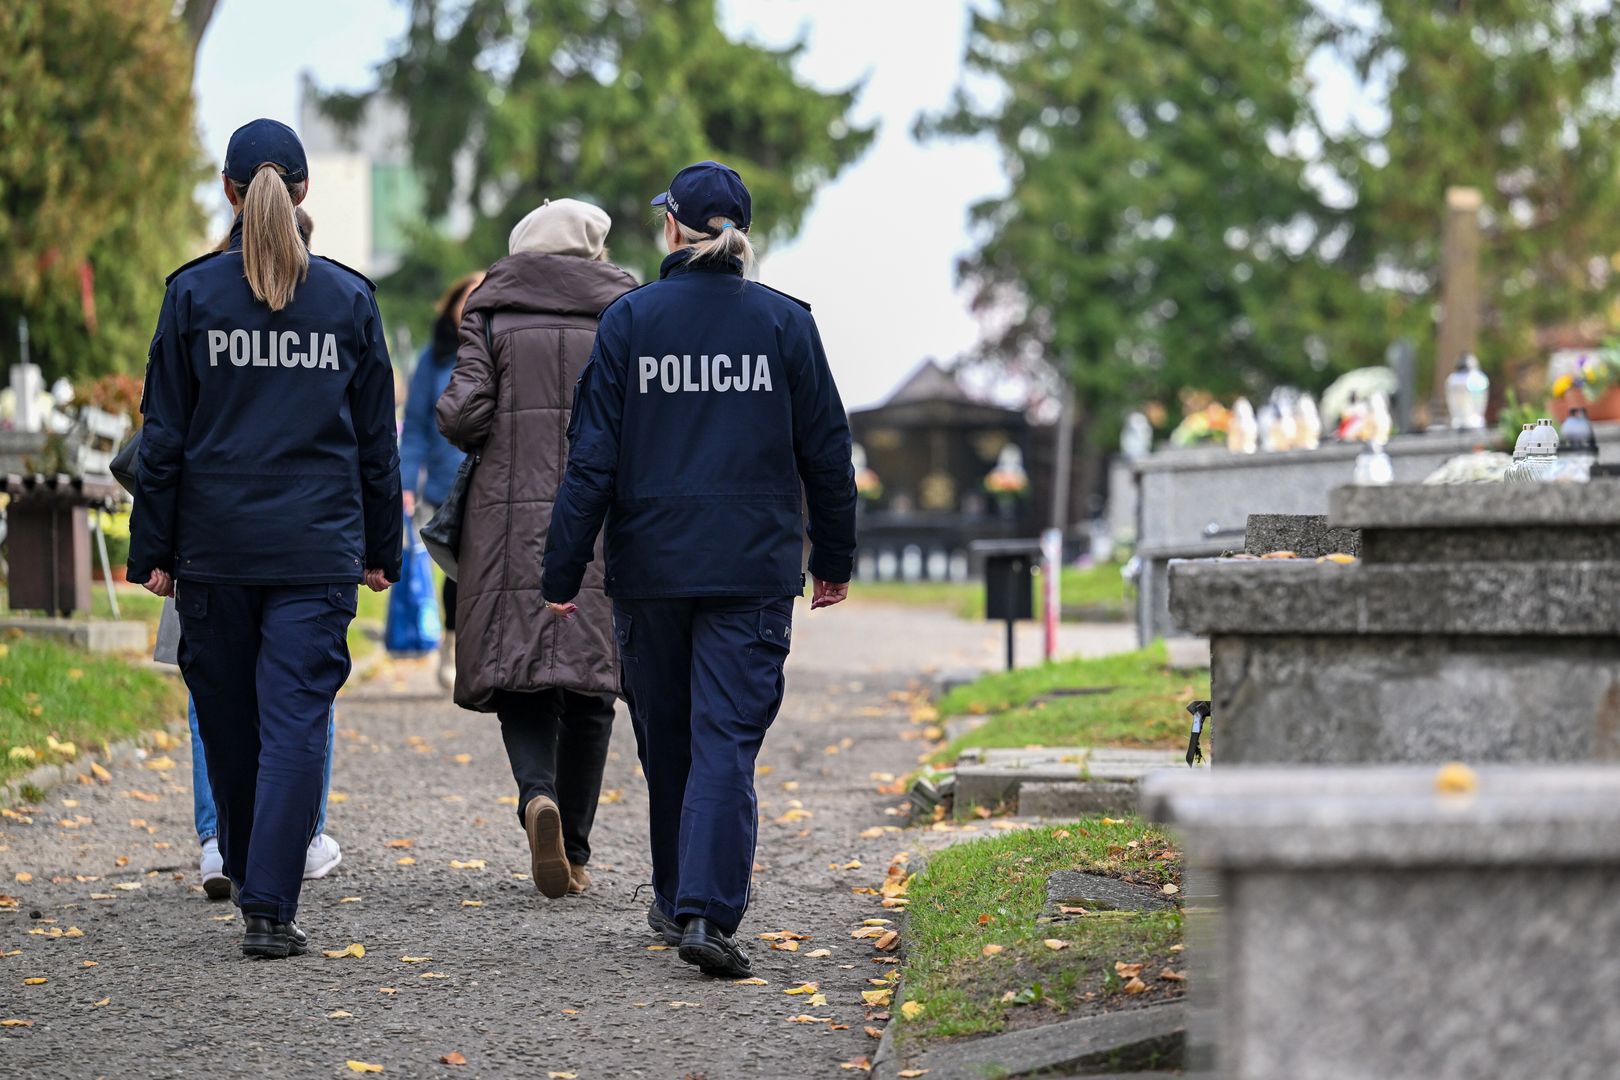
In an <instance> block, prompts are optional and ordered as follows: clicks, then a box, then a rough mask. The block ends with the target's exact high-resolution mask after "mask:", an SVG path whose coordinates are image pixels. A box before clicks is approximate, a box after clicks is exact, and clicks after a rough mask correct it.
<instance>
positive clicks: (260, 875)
mask: <svg viewBox="0 0 1620 1080" xmlns="http://www.w3.org/2000/svg"><path fill="white" fill-rule="evenodd" d="M357 588H358V587H357V586H355V585H349V584H344V585H287V586H268V585H221V584H210V583H204V582H196V581H181V582H180V583H179V585H178V586H176V590H175V607H176V608H177V609H178V610H179V612H180V670H181V672H182V673H183V674H184V675H185V679H186V687H187V688H188V689H189V690H190V691H191V698H192V701H193V702H194V703H195V704H196V706H197V730H198V731H199V732H201V733H202V743H203V751H204V753H205V754H206V755H207V757H208V777H209V779H210V780H211V781H212V782H213V788H214V805H215V807H216V808H217V809H218V810H219V853H220V855H221V856H223V857H224V860H225V873H226V875H227V876H229V877H230V879H231V881H233V882H234V883H235V884H236V885H237V887H238V888H239V889H240V890H241V905H242V913H243V914H244V915H267V916H269V917H271V918H273V919H275V920H276V921H277V922H288V921H290V920H291V919H292V918H293V916H294V915H296V914H297V912H298V894H299V890H300V889H301V887H302V885H303V877H304V850H305V849H306V848H307V847H308V846H309V842H310V840H312V839H314V836H315V824H316V822H317V821H318V820H319V818H320V813H321V798H322V794H321V788H322V785H323V779H324V773H325V769H326V753H327V745H326V744H327V734H328V731H329V728H328V726H327V720H328V717H329V716H330V715H331V711H332V699H333V698H334V697H336V696H337V692H338V690H339V688H341V687H342V686H343V681H344V680H345V679H347V678H348V676H349V644H348V640H347V638H346V636H345V635H346V633H347V631H348V628H349V622H350V620H351V619H353V618H354V612H355V601H356V593H357Z"/></svg>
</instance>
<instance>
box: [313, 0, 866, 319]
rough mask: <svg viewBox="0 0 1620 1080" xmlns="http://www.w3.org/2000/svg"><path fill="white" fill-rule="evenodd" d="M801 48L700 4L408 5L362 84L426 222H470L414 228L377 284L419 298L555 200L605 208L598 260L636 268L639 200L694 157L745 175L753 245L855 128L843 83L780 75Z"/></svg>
mask: <svg viewBox="0 0 1620 1080" xmlns="http://www.w3.org/2000/svg"><path fill="white" fill-rule="evenodd" d="M801 48H802V46H799V45H794V46H790V47H788V48H784V49H772V48H767V47H765V46H761V45H756V44H750V43H745V42H737V41H733V40H731V39H730V38H728V37H726V35H725V34H724V33H723V32H722V31H721V29H720V27H719V25H718V23H717V21H716V11H715V3H714V0H682V2H681V3H678V4H674V3H668V2H666V0H612V2H608V0H521V2H513V0H469V2H468V3H466V4H464V5H461V6H459V7H458V8H456V9H455V10H454V11H450V10H447V9H446V8H445V7H444V6H443V5H441V4H440V3H437V2H435V0H411V20H410V28H409V30H408V31H407V33H406V35H405V37H404V39H403V41H402V42H401V45H400V48H399V51H398V53H397V54H396V55H395V56H393V57H392V58H391V59H389V60H388V61H387V62H386V63H385V64H384V65H383V67H382V70H381V79H380V85H379V87H378V89H377V91H376V92H378V93H383V94H387V95H389V96H390V97H392V98H394V99H396V100H397V101H399V102H400V103H402V104H403V106H404V107H405V109H406V112H407V115H408V117H409V133H410V157H411V161H412V163H413V165H414V167H415V169H416V170H417V171H418V172H419V174H420V176H421V178H422V180H423V181H424V185H425V189H426V198H427V210H428V216H429V217H431V218H438V217H440V216H441V215H443V214H444V213H445V212H446V211H447V210H448V209H449V208H451V207H452V206H453V205H454V204H455V203H457V202H458V201H461V200H465V202H466V203H467V204H468V205H470V206H472V207H473V208H474V210H475V218H474V223H473V226H472V232H471V234H470V236H469V237H468V239H467V243H466V244H465V245H459V244H450V243H446V242H445V241H444V239H443V238H442V237H434V236H432V235H428V234H427V232H426V230H420V231H419V235H418V237H417V242H416V244H415V248H416V250H415V251H414V252H413V253H412V254H411V255H410V256H409V257H407V259H406V261H405V263H404V265H402V266H401V268H400V270H399V271H398V272H397V273H396V274H395V275H393V277H392V278H390V280H389V282H388V284H389V285H391V286H393V287H394V290H395V293H396V297H397V295H398V294H399V293H400V292H401V291H403V292H404V293H405V294H406V295H407V296H408V297H412V298H414V299H415V300H416V301H418V303H417V305H416V306H417V307H418V308H421V307H422V306H423V304H422V303H420V302H421V301H426V300H427V299H428V298H430V297H431V296H432V295H434V294H436V293H437V291H438V289H439V288H441V287H442V284H443V281H444V278H445V276H446V275H447V274H448V273H453V272H458V271H460V270H462V269H465V267H466V265H467V264H468V263H472V264H474V265H476V264H483V263H488V262H491V261H493V260H494V259H496V258H499V257H500V256H502V255H504V254H506V237H507V233H508V232H509V231H510V230H511V227H512V226H513V225H514V224H515V223H516V222H517V221H518V219H519V218H521V217H522V216H523V215H524V214H525V213H527V212H528V211H529V210H531V209H533V208H534V207H535V206H537V205H539V203H540V201H541V200H542V199H545V198H558V197H563V196H571V197H574V198H580V199H585V200H588V201H590V202H593V203H596V204H597V205H599V206H601V207H603V208H604V209H606V210H607V211H608V213H610V214H611V215H612V216H613V219H614V228H613V232H612V233H611V234H610V236H609V238H608V239H609V244H610V246H611V248H612V257H613V259H614V261H616V262H619V263H621V264H622V265H625V266H628V267H630V268H632V269H634V270H635V271H637V272H638V273H640V274H642V275H643V276H646V275H649V274H651V273H653V272H655V271H656V269H657V265H658V261H659V254H660V253H659V250H658V248H657V244H658V237H659V228H660V221H661V218H660V217H659V216H658V215H657V214H656V212H655V211H653V210H652V208H651V207H649V206H648V201H649V200H650V199H651V198H652V196H654V195H656V194H657V193H658V192H660V191H662V190H663V189H664V187H665V186H666V185H667V184H668V183H669V179H670V177H671V176H673V175H674V174H675V172H676V170H678V169H679V168H681V167H682V166H684V165H687V164H690V163H692V162H694V161H699V160H702V159H704V158H716V159H718V160H721V161H724V162H726V163H727V164H729V165H731V166H733V167H734V168H736V169H737V171H738V172H740V173H741V174H742V176H743V178H744V180H745V181H746V182H747V183H748V186H749V190H750V191H751V192H752V194H753V198H754V213H755V221H756V225H755V228H754V237H755V240H756V242H763V244H765V245H767V246H768V244H769V243H770V242H771V241H773V240H781V239H784V238H787V237H789V236H792V235H793V233H794V232H795V231H796V230H797V229H798V227H799V224H800V222H801V221H802V220H803V217H804V213H805V211H806V210H807V209H808V208H809V205H810V201H811V199H812V198H813V197H814V195H815V192H816V189H817V188H819V187H820V186H821V185H822V184H823V183H825V182H826V181H828V180H830V179H831V178H832V177H834V176H836V175H837V174H838V173H839V172H840V171H841V170H842V169H843V168H844V167H845V166H846V165H848V164H849V163H850V162H852V161H853V160H855V158H856V157H858V156H859V155H860V153H861V152H862V151H863V150H864V149H865V147H866V146H867V144H868V143H869V142H870V141H871V138H872V130H871V129H870V128H863V127H860V126H858V125H856V124H854V123H852V122H851V121H850V119H849V111H850V109H851V107H852V106H853V104H854V99H855V95H856V93H857V90H858V88H849V89H846V90H842V91H838V92H833V93H824V92H822V91H819V90H816V89H814V88H812V87H809V86H807V85H805V84H804V83H803V82H801V81H800V80H799V79H798V78H797V76H796V75H795V74H794V72H793V62H794V59H795V58H796V57H797V56H798V54H799V52H800V51H801ZM368 96H369V95H362V96H359V97H354V96H349V95H342V94H336V95H331V96H330V97H328V98H327V100H326V108H327V110H328V112H329V113H331V114H332V115H333V116H335V117H337V118H338V119H339V120H344V119H347V120H349V121H351V122H353V121H355V120H357V119H358V118H359V117H360V116H361V115H362V108H363V105H364V103H365V100H366V98H367V97H368ZM396 303H397V300H396ZM413 321H414V320H413Z"/></svg>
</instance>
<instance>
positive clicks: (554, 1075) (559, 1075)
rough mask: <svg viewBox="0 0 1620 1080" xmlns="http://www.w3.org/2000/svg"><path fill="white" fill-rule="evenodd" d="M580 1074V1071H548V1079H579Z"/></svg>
mask: <svg viewBox="0 0 1620 1080" xmlns="http://www.w3.org/2000/svg"><path fill="white" fill-rule="evenodd" d="M578 1076H579V1074H578V1073H571V1072H548V1073H546V1080H578Z"/></svg>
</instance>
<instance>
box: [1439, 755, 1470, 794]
mask: <svg viewBox="0 0 1620 1080" xmlns="http://www.w3.org/2000/svg"><path fill="white" fill-rule="evenodd" d="M1478 789H1479V774H1478V773H1476V772H1475V771H1474V770H1473V769H1470V768H1469V767H1468V766H1467V765H1464V764H1463V763H1462V762H1460V761H1448V762H1446V763H1445V764H1444V765H1442V766H1440V768H1439V771H1437V772H1436V773H1435V774H1434V790H1435V791H1436V792H1437V793H1439V794H1441V795H1466V794H1468V793H1469V792H1471V791H1477V790H1478Z"/></svg>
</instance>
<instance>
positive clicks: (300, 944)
mask: <svg viewBox="0 0 1620 1080" xmlns="http://www.w3.org/2000/svg"><path fill="white" fill-rule="evenodd" d="M242 921H243V922H244V923H246V924H247V933H246V934H244V935H243V937H242V955H243V956H256V957H259V958H261V959H265V960H285V959H286V958H287V957H289V956H303V955H304V954H305V953H307V952H308V951H309V938H308V937H307V936H306V935H305V934H304V932H303V931H302V930H300V929H298V924H297V923H295V922H284V923H278V922H276V921H275V920H274V919H272V918H270V917H269V916H266V915H245V916H243V919H242Z"/></svg>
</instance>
